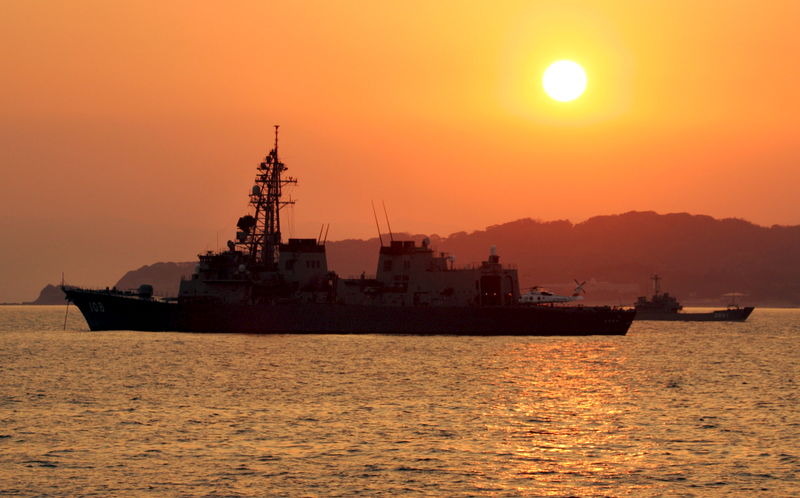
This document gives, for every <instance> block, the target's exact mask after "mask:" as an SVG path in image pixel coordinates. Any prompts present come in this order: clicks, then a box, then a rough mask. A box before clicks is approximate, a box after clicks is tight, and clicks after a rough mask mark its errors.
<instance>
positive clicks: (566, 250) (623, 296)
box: [116, 211, 800, 306]
mask: <svg viewBox="0 0 800 498" xmlns="http://www.w3.org/2000/svg"><path fill="white" fill-rule="evenodd" d="M423 237H424V235H421V234H416V235H409V234H395V238H396V239H398V238H402V239H409V238H410V239H414V240H417V241H419V240H421V239H422V238H423ZM429 237H430V239H431V243H432V247H433V248H434V250H436V251H441V252H447V253H450V254H453V255H455V256H456V266H460V265H462V264H468V263H472V262H476V263H477V262H480V261H482V260H483V259H485V258H486V256H487V255H488V253H489V247H490V246H492V245H494V246H497V250H498V254H499V255H500V256H501V261H502V262H504V263H512V264H515V265H517V267H518V268H519V272H520V280H521V284H522V285H523V286H533V285H542V284H550V285H551V286H552V287H553V290H556V291H561V292H566V291H569V290H570V287H571V286H572V285H573V284H572V279H573V278H577V279H580V280H588V281H589V284H588V285H587V286H586V290H587V294H588V299H589V301H594V302H606V303H608V304H619V303H627V304H630V303H631V302H632V301H633V300H634V299H635V297H636V296H637V295H644V294H649V293H650V276H651V275H652V274H653V273H658V274H660V275H662V277H663V278H664V281H663V288H664V290H667V291H669V292H671V293H672V294H675V295H677V296H678V297H679V299H681V300H682V301H683V302H684V304H691V303H695V304H701V303H706V304H714V305H718V304H720V298H719V296H720V295H722V294H724V293H726V292H731V291H737V292H744V293H746V294H747V296H746V297H745V298H743V300H744V301H745V302H747V303H753V304H762V305H763V304H771V305H790V306H796V305H800V263H798V259H797V258H798V255H799V254H800V226H777V225H775V226H772V227H762V226H758V225H755V224H753V223H750V222H748V221H744V220H740V219H732V218H727V219H714V218H712V217H710V216H705V215H691V214H687V213H672V214H657V213H655V212H652V211H645V212H641V211H631V212H628V213H624V214H618V215H608V216H595V217H593V218H590V219H588V220H586V221H584V222H581V223H571V222H569V221H566V220H557V221H545V222H543V221H536V220H533V219H529V218H526V219H520V220H516V221H511V222H508V223H503V224H500V225H492V226H489V227H487V228H486V229H484V230H477V231H474V232H470V233H467V232H457V233H453V234H451V235H449V236H447V237H440V236H438V235H430V236H429ZM387 239H388V237H387V236H386V235H384V242H385V241H386V240H387ZM378 247H379V242H378V239H377V237H376V238H372V239H368V240H361V239H347V240H341V241H336V242H328V243H327V251H328V266H329V267H330V268H332V269H333V270H335V271H336V272H337V273H338V274H339V275H341V276H345V277H346V276H356V275H359V274H360V273H361V272H362V271H365V272H366V273H367V274H374V272H375V266H376V265H377V259H378ZM195 264H196V263H195V262H185V263H155V264H152V265H147V266H143V267H141V268H139V269H138V270H133V271H130V272H128V273H126V274H125V276H123V277H122V278H121V279H120V280H119V282H117V283H116V287H117V288H123V289H124V288H136V287H138V286H139V285H141V284H143V283H149V284H152V285H153V286H154V288H155V290H156V292H157V293H160V294H164V295H175V294H176V293H177V290H178V283H179V281H180V278H181V276H183V277H187V278H188V277H189V276H190V275H191V273H192V271H193V269H194V267H195Z"/></svg>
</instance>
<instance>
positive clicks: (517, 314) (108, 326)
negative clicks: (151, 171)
mask: <svg viewBox="0 0 800 498" xmlns="http://www.w3.org/2000/svg"><path fill="white" fill-rule="evenodd" d="M65 293H66V295H67V299H69V300H70V301H71V302H72V303H74V304H75V305H77V307H78V308H79V309H80V310H81V312H82V313H83V316H84V317H85V318H86V322H87V323H88V324H89V328H90V329H91V330H142V331H177V332H216V333H219V332H235V333H261V334H287V333H288V334H416V335H444V334H449V335H543V336H544V335H569V336H573V335H577V336H581V335H625V334H626V333H627V331H628V328H629V327H630V325H631V322H632V321H633V317H634V314H635V312H634V311H632V310H622V309H615V308H608V307H560V306H502V307H435V306H362V305H345V304H327V303H302V304H301V303H283V304H260V305H234V304H219V303H195V304H186V303H175V302H170V303H167V302H162V301H156V300H149V299H141V298H138V297H133V296H123V295H119V294H115V293H113V292H102V291H100V292H98V291H87V290H83V289H77V288H69V289H65Z"/></svg>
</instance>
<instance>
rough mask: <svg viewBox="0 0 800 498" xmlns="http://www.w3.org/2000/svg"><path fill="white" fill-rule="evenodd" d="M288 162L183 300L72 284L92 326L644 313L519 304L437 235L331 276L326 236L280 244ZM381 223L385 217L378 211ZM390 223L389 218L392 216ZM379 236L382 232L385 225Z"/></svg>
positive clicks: (502, 326) (566, 327)
mask: <svg viewBox="0 0 800 498" xmlns="http://www.w3.org/2000/svg"><path fill="white" fill-rule="evenodd" d="M286 169H287V168H286V166H285V165H284V163H282V162H281V161H280V159H279V157H278V127H277V126H276V127H275V145H274V147H273V149H272V150H271V151H270V153H269V155H267V156H266V158H265V159H264V161H263V162H261V163H260V164H259V165H258V168H257V172H256V179H255V185H254V186H253V187H252V189H251V191H250V196H249V197H250V206H251V213H250V214H247V215H245V216H242V217H241V218H239V221H238V223H237V232H236V237H235V241H228V244H227V245H228V250H226V251H221V252H211V251H209V252H207V253H205V254H201V255H199V262H198V265H197V268H196V270H195V272H194V274H193V275H192V277H191V279H189V280H182V281H181V283H180V291H179V295H178V297H176V298H157V297H154V296H153V289H152V287H151V286H149V285H144V286H142V287H140V288H139V290H138V291H128V292H121V291H117V290H113V289H112V290H108V289H107V290H91V289H82V288H79V287H73V286H63V287H62V288H63V290H64V292H65V293H66V295H67V299H69V301H71V302H73V303H75V305H77V306H78V308H79V309H80V310H81V312H82V313H83V316H84V317H85V318H86V321H87V323H88V324H89V328H90V329H91V330H150V331H159V330H171V331H186V332H249V333H354V334H361V333H392V334H423V335H429V334H430V335H433V334H464V335H595V334H602V335H624V334H625V333H627V331H628V328H629V327H630V325H631V322H632V320H633V317H634V314H635V311H633V310H626V309H621V308H612V307H607V306H597V307H589V306H587V307H583V306H580V307H578V306H572V307H570V306H560V307H555V306H552V307H551V306H531V305H529V304H525V303H522V302H520V301H521V300H520V292H519V282H518V279H517V271H516V270H515V269H513V268H509V267H506V266H503V265H501V263H500V257H499V256H498V255H497V253H496V249H495V248H494V247H492V248H491V251H490V254H489V256H488V258H487V259H486V261H484V262H482V263H481V264H480V265H479V266H475V267H471V268H463V269H460V268H455V267H454V264H453V263H454V261H453V258H452V257H449V256H448V255H447V254H445V253H439V254H436V253H434V251H433V249H432V248H431V247H430V240H429V239H427V238H426V239H425V240H423V241H422V243H421V244H419V245H417V244H416V243H415V242H414V241H400V240H393V239H394V238H393V236H391V230H390V238H391V239H392V240H390V241H389V244H388V245H384V244H383V239H382V238H381V247H380V252H379V258H378V267H377V271H376V275H375V277H374V278H367V277H366V276H365V275H363V274H362V276H361V278H349V279H348V278H341V277H340V276H339V275H337V274H336V273H335V272H333V271H329V270H328V263H327V258H326V253H325V239H326V238H327V237H325V238H323V237H322V231H320V235H319V237H318V238H316V239H289V240H288V241H287V242H285V243H284V242H283V241H282V240H281V225H280V210H281V208H282V207H284V206H286V205H288V204H292V203H293V201H291V200H285V199H284V198H283V196H282V189H283V187H284V186H286V185H287V184H294V183H296V180H295V179H294V178H289V177H283V176H282V175H283V173H284V172H285V171H286ZM375 221H376V224H377V222H378V220H377V215H376V216H375ZM387 223H388V218H387ZM378 232H379V234H380V227H378Z"/></svg>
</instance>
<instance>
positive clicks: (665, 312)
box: [634, 275, 754, 322]
mask: <svg viewBox="0 0 800 498" xmlns="http://www.w3.org/2000/svg"><path fill="white" fill-rule="evenodd" d="M651 279H652V280H653V297H652V298H651V299H647V297H645V296H641V297H639V299H637V300H636V303H635V304H634V308H635V309H636V319H637V320H668V321H686V322H743V321H745V320H747V317H749V316H750V313H752V312H753V309H754V308H753V307H752V306H747V307H744V308H743V307H740V306H739V305H737V304H736V302H735V301H734V302H733V303H731V304H730V305H728V307H727V308H726V309H722V310H714V311H708V312H699V313H684V312H682V311H681V310H683V306H682V305H681V304H680V303H679V302H678V299H677V298H675V296H671V295H670V294H669V292H664V293H662V292H661V277H660V276H659V275H653V276H652V277H651ZM730 295H731V296H734V297H735V295H736V294H730Z"/></svg>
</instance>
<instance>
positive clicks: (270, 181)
mask: <svg viewBox="0 0 800 498" xmlns="http://www.w3.org/2000/svg"><path fill="white" fill-rule="evenodd" d="M278 127H279V125H275V145H274V146H273V148H272V150H271V151H270V152H269V154H267V156H266V157H265V158H264V161H262V162H261V163H260V164H259V165H258V170H257V172H256V181H255V185H254V186H253V189H252V191H251V192H250V205H251V206H252V207H253V211H254V215H253V218H254V220H252V221H253V223H252V225H253V226H252V228H251V229H250V230H247V233H246V234H245V236H244V237H243V239H244V241H243V243H242V244H241V245H243V246H244V247H242V249H243V252H245V253H246V254H248V255H249V258H250V261H251V263H252V264H254V265H257V266H263V267H265V269H267V270H275V269H277V264H278V250H279V247H280V243H281V216H280V211H281V209H282V208H283V207H284V206H287V205H290V204H294V201H293V200H288V201H285V200H281V196H282V190H283V187H284V186H285V185H289V184H296V183H297V180H296V179H295V178H292V177H286V178H282V176H281V175H282V173H283V172H284V171H286V170H287V169H288V168H286V166H285V165H284V164H283V163H282V162H281V161H280V159H279V157H278ZM240 223H241V220H240Z"/></svg>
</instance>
